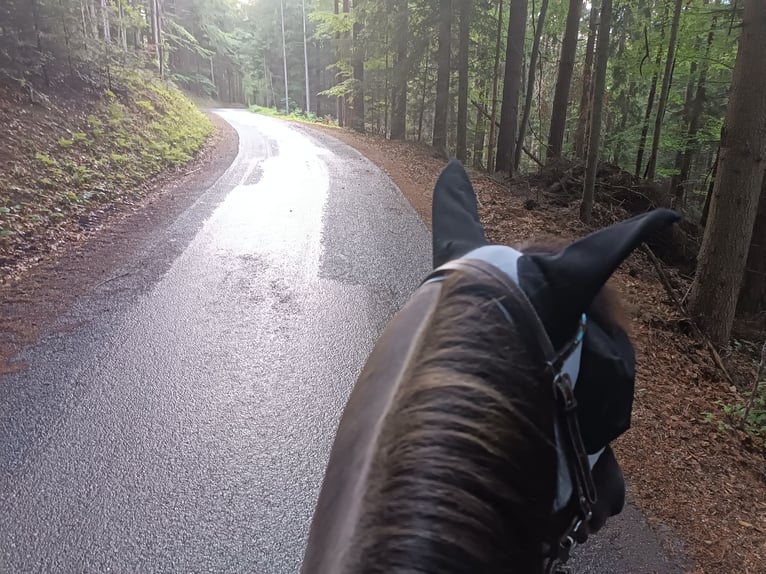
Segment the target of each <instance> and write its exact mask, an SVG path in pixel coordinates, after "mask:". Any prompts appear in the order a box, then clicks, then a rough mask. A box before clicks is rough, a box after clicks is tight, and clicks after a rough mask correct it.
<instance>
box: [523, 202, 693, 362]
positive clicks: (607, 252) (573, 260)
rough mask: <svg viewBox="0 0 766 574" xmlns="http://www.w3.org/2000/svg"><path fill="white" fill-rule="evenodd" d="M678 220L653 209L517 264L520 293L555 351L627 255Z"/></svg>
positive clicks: (668, 212)
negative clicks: (536, 317) (557, 249)
mask: <svg viewBox="0 0 766 574" xmlns="http://www.w3.org/2000/svg"><path fill="white" fill-rule="evenodd" d="M680 218H681V216H680V215H679V214H678V213H676V212H675V211H671V210H669V209H656V210H654V211H650V212H648V213H645V214H643V215H639V216H636V217H633V218H631V219H628V220H626V221H622V222H620V223H615V224H614V225H611V226H609V227H607V228H605V229H602V230H600V231H596V232H594V233H591V234H590V235H588V236H587V237H584V238H583V239H580V240H579V241H575V242H574V243H572V244H570V245H569V246H567V247H565V248H564V249H562V250H561V251H559V252H557V253H552V254H551V253H525V256H524V257H522V258H521V260H520V261H519V266H520V267H519V275H520V276H521V277H523V278H524V280H523V282H524V283H525V284H524V285H523V288H524V291H525V292H526V293H527V294H528V295H529V296H530V298H531V299H532V303H533V304H534V306H535V309H536V310H537V312H538V314H539V315H540V319H541V320H542V322H543V324H544V325H545V327H546V330H547V331H548V334H549V336H550V338H551V342H552V343H553V344H554V346H556V347H558V346H559V345H561V344H563V343H564V342H565V341H566V340H567V338H568V337H570V336H571V335H572V333H573V332H574V330H575V328H576V326H577V322H578V320H579V318H580V315H581V314H582V313H585V312H586V311H587V309H588V308H589V307H590V305H591V303H592V301H593V299H594V298H595V297H596V295H597V294H598V292H599V291H600V290H601V288H602V287H603V286H604V284H605V283H606V282H607V281H608V280H609V277H611V275H612V274H613V273H614V272H615V271H616V270H617V267H619V266H620V264H621V263H622V262H623V261H624V260H625V259H626V258H627V257H628V255H630V254H631V252H632V251H633V250H635V249H636V248H637V247H638V246H639V245H641V243H643V242H644V241H646V240H647V239H649V238H650V237H651V236H652V234H654V233H656V232H658V231H660V230H661V229H662V228H665V227H668V226H670V225H672V224H673V223H675V222H676V221H678V220H679V219H680Z"/></svg>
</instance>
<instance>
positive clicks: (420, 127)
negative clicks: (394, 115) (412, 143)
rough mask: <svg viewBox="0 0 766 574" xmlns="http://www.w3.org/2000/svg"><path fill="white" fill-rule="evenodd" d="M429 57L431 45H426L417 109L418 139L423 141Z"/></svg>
mask: <svg viewBox="0 0 766 574" xmlns="http://www.w3.org/2000/svg"><path fill="white" fill-rule="evenodd" d="M430 58H431V46H430V45H429V46H427V47H426V60H425V63H424V65H423V86H422V88H421V90H420V108H419V109H418V141H423V116H424V115H425V113H426V91H427V90H428V66H429V63H430V62H429V60H430Z"/></svg>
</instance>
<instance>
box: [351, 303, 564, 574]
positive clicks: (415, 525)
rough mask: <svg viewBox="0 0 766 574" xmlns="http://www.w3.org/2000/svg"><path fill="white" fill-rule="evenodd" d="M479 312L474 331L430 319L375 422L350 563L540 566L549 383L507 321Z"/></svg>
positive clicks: (547, 491)
mask: <svg viewBox="0 0 766 574" xmlns="http://www.w3.org/2000/svg"><path fill="white" fill-rule="evenodd" d="M444 311H445V312H444V313H442V314H443V315H446V316H447V317H449V316H450V312H449V309H445V310H444ZM485 311H486V308H485ZM451 316H452V317H453V318H454V314H452V315H451ZM463 318H464V319H470V317H463ZM482 318H484V319H485V321H484V322H483V323H482V322H478V321H468V322H467V323H468V324H472V325H475V326H477V327H476V328H477V329H478V328H479V327H478V326H479V325H480V326H481V327H480V329H481V333H477V332H471V331H470V330H469V331H467V332H465V333H463V334H462V335H463V336H459V335H458V334H456V333H455V328H456V322H455V321H449V322H448V321H446V320H445V321H442V322H440V321H439V317H438V316H437V317H436V318H435V319H434V320H433V324H432V325H431V329H430V333H429V337H428V340H427V341H426V343H425V345H424V348H423V350H422V352H421V354H420V359H419V360H418V362H417V364H416V366H415V367H413V369H412V371H411V376H410V377H409V378H408V379H407V380H406V381H404V382H403V383H402V384H401V385H400V388H399V389H398V391H397V394H396V396H395V398H394V401H393V402H392V404H391V406H390V409H389V412H388V413H387V414H386V416H385V418H384V420H383V425H382V427H381V431H380V435H379V436H378V440H377V443H376V451H375V454H374V455H373V457H372V462H371V466H370V472H369V475H368V478H367V482H366V490H365V493H364V496H363V502H362V508H361V514H360V519H359V522H358V525H357V529H356V532H355V535H354V538H353V541H352V546H351V551H350V555H349V558H350V560H348V561H346V565H347V568H346V571H347V572H349V573H350V572H354V573H369V574H371V573H377V572H381V573H382V572H386V573H399V572H418V573H425V572H439V573H440V574H453V573H454V574H458V573H468V572H471V573H473V572H485V573H488V574H492V573H495V572H497V573H500V572H503V573H504V574H507V573H508V572H537V571H540V570H541V569H542V559H541V554H542V543H543V540H544V537H545V520H546V517H547V516H548V515H549V513H550V510H551V505H552V500H553V496H554V491H555V476H556V471H555V469H556V459H555V457H556V454H555V447H554V446H553V433H552V429H553V420H552V416H553V414H552V405H553V399H552V396H551V389H550V386H549V385H546V384H544V383H543V382H542V381H541V380H540V376H539V375H540V373H539V369H538V368H536V367H535V365H534V361H532V360H531V359H530V357H529V353H528V349H527V348H526V345H525V344H524V343H523V342H522V341H520V340H519V337H518V336H517V335H516V333H515V332H513V328H512V325H511V324H510V323H509V322H507V321H505V320H504V318H503V317H502V316H501V317H499V318H495V321H494V323H493V322H492V321H489V322H487V321H486V319H487V313H486V312H484V313H483V314H482ZM474 319H476V318H474ZM458 323H459V322H458ZM464 323H465V322H464ZM498 349H501V350H502V352H501V353H498ZM499 355H501V356H499Z"/></svg>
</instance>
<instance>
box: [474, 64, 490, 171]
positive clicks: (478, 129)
mask: <svg viewBox="0 0 766 574" xmlns="http://www.w3.org/2000/svg"><path fill="white" fill-rule="evenodd" d="M478 91H479V93H480V94H481V103H482V105H486V103H485V102H486V101H487V82H486V80H485V79H484V78H482V79H481V80H480V81H479V86H478ZM485 131H486V120H485V118H484V115H483V114H482V110H480V109H477V110H476V122H475V123H474V132H473V154H472V155H473V167H474V168H475V169H482V167H483V166H482V163H483V161H484V137H485V136H486V133H485Z"/></svg>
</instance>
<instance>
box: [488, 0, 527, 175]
mask: <svg viewBox="0 0 766 574" xmlns="http://www.w3.org/2000/svg"><path fill="white" fill-rule="evenodd" d="M510 12H511V13H510V16H509V17H508V44H507V46H506V50H505V74H504V81H503V105H502V107H501V108H500V130H499V133H498V137H497V157H496V158H495V171H507V172H509V173H510V174H513V157H514V148H515V145H516V123H517V119H518V114H519V88H520V86H521V76H522V62H523V60H524V35H525V32H526V29H527V0H511V11H510Z"/></svg>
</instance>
